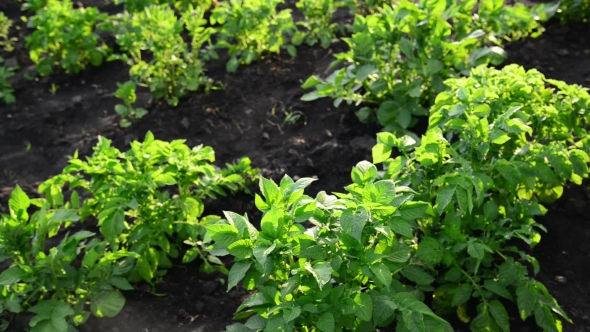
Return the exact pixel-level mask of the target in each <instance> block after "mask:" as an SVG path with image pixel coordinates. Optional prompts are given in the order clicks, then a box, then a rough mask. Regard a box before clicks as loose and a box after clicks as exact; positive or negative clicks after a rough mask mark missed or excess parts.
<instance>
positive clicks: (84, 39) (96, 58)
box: [26, 0, 110, 75]
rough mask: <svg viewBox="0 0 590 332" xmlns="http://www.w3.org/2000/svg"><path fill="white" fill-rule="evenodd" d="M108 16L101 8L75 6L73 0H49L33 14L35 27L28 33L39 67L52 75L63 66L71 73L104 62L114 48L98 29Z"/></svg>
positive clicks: (33, 54)
mask: <svg viewBox="0 0 590 332" xmlns="http://www.w3.org/2000/svg"><path fill="white" fill-rule="evenodd" d="M106 17H107V15H106V14H102V13H100V12H99V11H98V9H97V8H93V7H91V8H78V9H74V7H73V4H72V1H71V0H47V1H46V3H45V5H44V6H43V7H42V8H40V9H39V10H37V11H36V13H35V15H34V16H33V17H31V18H30V21H29V26H30V27H31V28H34V29H35V31H34V32H33V33H32V35H31V36H29V37H26V46H27V47H28V48H29V50H30V57H31V60H32V61H33V62H34V63H35V64H36V66H37V71H38V72H39V73H40V74H41V75H48V74H51V73H52V72H53V71H54V70H55V68H59V69H61V70H64V71H65V72H66V73H68V74H70V73H78V72H80V71H81V70H82V69H84V68H85V67H86V66H87V65H88V64H89V63H90V64H92V65H94V66H98V65H100V64H101V63H102V62H103V60H104V59H105V58H106V56H107V55H108V53H109V51H110V50H109V48H108V47H107V46H106V44H104V43H101V41H100V40H99V36H98V34H96V32H95V31H94V29H95V26H96V25H97V24H98V23H99V22H101V21H103V20H104V19H105V18H106Z"/></svg>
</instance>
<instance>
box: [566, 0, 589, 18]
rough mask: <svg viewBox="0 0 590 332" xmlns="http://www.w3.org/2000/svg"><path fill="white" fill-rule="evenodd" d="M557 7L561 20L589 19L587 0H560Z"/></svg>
mask: <svg viewBox="0 0 590 332" xmlns="http://www.w3.org/2000/svg"><path fill="white" fill-rule="evenodd" d="M559 9H560V13H559V18H560V19H561V21H562V22H571V21H573V22H588V19H590V1H589V0H562V1H560V6H559Z"/></svg>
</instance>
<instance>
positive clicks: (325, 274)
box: [305, 262, 332, 290]
mask: <svg viewBox="0 0 590 332" xmlns="http://www.w3.org/2000/svg"><path fill="white" fill-rule="evenodd" d="M305 269H306V270H307V271H309V273H311V274H312V275H313V277H314V278H315V280H316V281H317V283H318V286H319V287H320V290H322V288H323V287H324V285H326V284H327V283H328V282H330V279H332V266H331V265H330V264H328V263H326V262H319V263H316V264H314V265H313V266H312V265H311V264H310V263H309V262H306V263H305Z"/></svg>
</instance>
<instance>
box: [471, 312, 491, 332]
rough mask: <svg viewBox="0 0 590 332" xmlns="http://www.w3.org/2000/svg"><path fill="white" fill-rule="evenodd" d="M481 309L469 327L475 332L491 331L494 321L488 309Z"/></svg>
mask: <svg viewBox="0 0 590 332" xmlns="http://www.w3.org/2000/svg"><path fill="white" fill-rule="evenodd" d="M478 311H479V314H478V315H477V316H476V317H475V318H474V319H473V320H472V321H471V324H469V328H470V329H471V331H473V332H490V331H494V329H492V321H491V319H490V315H489V313H488V312H487V311H485V310H483V311H480V310H478Z"/></svg>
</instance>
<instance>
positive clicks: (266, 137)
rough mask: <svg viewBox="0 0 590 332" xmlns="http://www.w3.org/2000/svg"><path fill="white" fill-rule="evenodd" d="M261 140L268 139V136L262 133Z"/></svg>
mask: <svg viewBox="0 0 590 332" xmlns="http://www.w3.org/2000/svg"><path fill="white" fill-rule="evenodd" d="M262 138H264V139H270V136H269V135H268V133H262Z"/></svg>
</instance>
